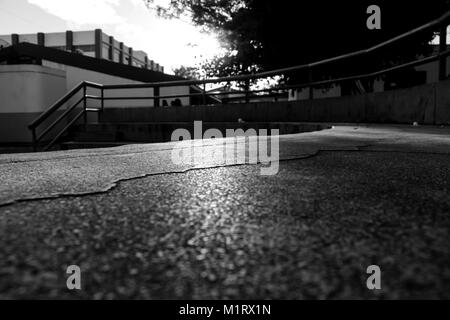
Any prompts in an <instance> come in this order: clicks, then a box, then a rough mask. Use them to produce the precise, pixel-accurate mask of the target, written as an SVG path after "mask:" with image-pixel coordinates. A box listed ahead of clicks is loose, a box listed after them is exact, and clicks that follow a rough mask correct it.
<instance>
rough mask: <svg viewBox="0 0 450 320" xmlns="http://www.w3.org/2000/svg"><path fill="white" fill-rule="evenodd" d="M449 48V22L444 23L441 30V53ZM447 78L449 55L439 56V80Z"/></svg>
mask: <svg viewBox="0 0 450 320" xmlns="http://www.w3.org/2000/svg"><path fill="white" fill-rule="evenodd" d="M446 50H447V22H445V23H444V24H442V26H441V29H440V30H439V53H443V52H444V51H446ZM446 78H447V57H440V58H439V80H440V81H442V80H445V79H446Z"/></svg>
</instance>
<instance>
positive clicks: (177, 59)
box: [0, 0, 220, 73]
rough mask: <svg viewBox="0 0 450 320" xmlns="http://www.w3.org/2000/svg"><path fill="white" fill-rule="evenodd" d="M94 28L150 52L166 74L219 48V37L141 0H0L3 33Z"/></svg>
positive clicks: (193, 63)
mask: <svg viewBox="0 0 450 320" xmlns="http://www.w3.org/2000/svg"><path fill="white" fill-rule="evenodd" d="M165 1H167V0H158V2H162V3H164V2H165ZM95 28H101V29H103V31H104V32H105V33H107V34H109V35H112V36H114V37H115V38H116V39H117V40H119V41H122V42H124V43H125V44H126V45H127V46H130V47H133V49H134V50H143V51H145V52H147V54H148V55H149V58H150V59H152V60H155V61H156V62H158V63H160V64H162V65H163V66H164V67H165V70H166V72H168V73H171V70H172V69H173V68H176V67H178V66H180V65H186V66H194V65H195V64H196V63H197V62H200V61H201V60H204V59H205V58H210V57H212V56H213V55H214V54H217V53H219V52H220V45H219V42H218V41H217V39H216V37H215V36H213V35H208V34H204V33H201V32H200V31H199V29H198V28H196V27H194V26H192V25H191V24H189V23H188V22H184V21H181V20H178V19H173V20H166V19H161V18H158V17H157V15H156V13H155V12H154V11H149V10H148V9H147V8H146V6H145V5H144V2H143V1H142V0H0V34H11V33H18V34H21V33H36V32H61V31H65V30H73V31H77V30H90V29H95Z"/></svg>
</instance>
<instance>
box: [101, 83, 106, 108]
mask: <svg viewBox="0 0 450 320" xmlns="http://www.w3.org/2000/svg"><path fill="white" fill-rule="evenodd" d="M101 96H102V100H101V106H102V111H103V109H105V89H104V88H102V89H101Z"/></svg>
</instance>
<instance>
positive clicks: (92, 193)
mask: <svg viewBox="0 0 450 320" xmlns="http://www.w3.org/2000/svg"><path fill="white" fill-rule="evenodd" d="M382 140H384V139H380V140H379V141H382ZM379 141H377V142H375V143H371V144H367V145H361V146H354V148H356V150H355V149H318V150H316V152H313V153H311V154H305V155H302V156H295V157H289V158H283V159H279V161H280V162H287V161H299V160H305V159H310V158H313V157H316V156H318V155H319V154H321V153H324V152H364V153H373V152H376V153H403V154H430V155H446V154H449V153H445V152H443V153H441V152H423V151H398V150H397V151H396V150H382V149H379V150H364V149H365V148H370V147H373V146H375V145H376V144H377V143H378V142H379ZM145 153H146V152H145ZM260 165H263V163H261V162H259V161H258V162H257V163H256V164H248V163H239V164H231V165H214V166H205V167H192V168H187V169H185V170H179V171H166V172H152V173H146V174H142V175H138V176H134V177H129V178H122V179H117V180H114V181H112V182H111V183H110V184H109V186H107V187H106V188H103V189H100V190H96V191H89V192H77V193H56V194H54V195H50V196H43V197H39V196H38V197H31V198H20V199H15V200H12V201H8V202H5V203H0V208H4V207H8V206H12V205H15V204H19V203H24V202H31V201H45V200H56V199H60V198H75V197H86V196H95V195H101V194H106V193H108V192H110V191H112V190H114V189H116V188H117V187H118V186H119V185H120V183H123V182H129V181H134V180H139V179H145V178H148V177H153V176H161V175H178V174H185V173H188V172H191V171H197V170H209V169H218V168H228V167H230V168H232V167H244V166H260Z"/></svg>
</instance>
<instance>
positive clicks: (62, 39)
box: [0, 29, 164, 72]
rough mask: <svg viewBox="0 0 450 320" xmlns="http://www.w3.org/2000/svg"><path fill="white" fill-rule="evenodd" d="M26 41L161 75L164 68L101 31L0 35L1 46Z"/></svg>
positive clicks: (142, 53)
mask: <svg viewBox="0 0 450 320" xmlns="http://www.w3.org/2000/svg"><path fill="white" fill-rule="evenodd" d="M21 42H27V43H31V44H37V45H40V46H45V47H48V48H54V49H60V50H64V51H69V52H74V53H80V54H83V55H86V56H89V57H93V58H97V59H104V60H109V61H113V62H117V63H120V64H126V65H130V66H133V67H138V68H144V69H148V70H152V71H158V72H164V67H163V66H161V65H160V64H159V63H156V62H154V61H153V60H151V59H149V58H148V55H147V54H146V53H145V52H144V51H134V50H133V48H130V47H128V46H126V45H125V44H124V43H123V42H119V41H117V40H116V39H114V37H112V36H109V35H107V34H106V33H104V32H103V31H102V30H101V29H96V30H91V31H75V32H74V31H66V32H55V33H36V34H11V35H0V47H7V46H10V45H14V44H18V43H21Z"/></svg>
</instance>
